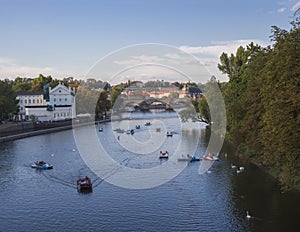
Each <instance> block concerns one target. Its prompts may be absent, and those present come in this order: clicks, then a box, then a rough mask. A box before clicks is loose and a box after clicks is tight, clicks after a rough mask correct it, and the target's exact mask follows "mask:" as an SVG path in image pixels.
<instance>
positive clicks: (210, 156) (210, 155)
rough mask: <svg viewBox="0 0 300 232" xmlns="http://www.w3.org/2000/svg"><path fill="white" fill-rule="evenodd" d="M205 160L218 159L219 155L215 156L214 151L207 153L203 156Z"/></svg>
mask: <svg viewBox="0 0 300 232" xmlns="http://www.w3.org/2000/svg"><path fill="white" fill-rule="evenodd" d="M203 160H208V161H216V160H219V158H218V156H215V155H214V154H213V153H208V154H207V155H205V156H203Z"/></svg>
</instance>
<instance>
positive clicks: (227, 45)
mask: <svg viewBox="0 0 300 232" xmlns="http://www.w3.org/2000/svg"><path fill="white" fill-rule="evenodd" d="M251 42H253V43H254V44H260V45H262V46H266V43H265V42H264V41H260V40H232V41H214V42H212V44H213V45H211V46H199V47H191V46H181V47H179V48H180V49H181V50H182V51H184V52H187V53H190V54H196V55H205V56H210V57H218V58H219V56H220V55H221V54H222V52H225V53H235V51H236V50H237V48H238V47H239V46H246V45H247V44H250V43H251Z"/></svg>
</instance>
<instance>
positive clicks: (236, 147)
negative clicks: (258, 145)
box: [225, 139, 300, 192]
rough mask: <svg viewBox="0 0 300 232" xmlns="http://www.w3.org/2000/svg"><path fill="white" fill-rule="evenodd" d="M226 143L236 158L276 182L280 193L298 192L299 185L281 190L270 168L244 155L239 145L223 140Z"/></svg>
mask: <svg viewBox="0 0 300 232" xmlns="http://www.w3.org/2000/svg"><path fill="white" fill-rule="evenodd" d="M225 141H226V143H228V144H230V146H232V147H233V149H234V150H235V156H236V157H238V158H239V159H241V160H244V161H246V162H249V163H252V164H253V165H255V166H256V167H258V168H259V169H260V170H261V171H262V172H264V173H265V174H267V175H269V176H271V177H272V178H273V179H274V180H276V182H277V183H278V186H280V188H281V191H282V192H287V191H290V190H292V189H293V190H296V191H300V183H299V184H295V185H292V186H289V189H287V188H286V187H285V188H283V185H282V184H281V183H280V180H279V175H276V174H275V173H274V172H273V171H272V170H271V168H270V167H266V166H264V165H263V164H262V162H260V161H259V160H257V159H255V158H251V157H249V156H247V155H245V154H244V153H243V152H242V151H241V149H240V145H236V144H234V143H233V142H232V141H230V139H225Z"/></svg>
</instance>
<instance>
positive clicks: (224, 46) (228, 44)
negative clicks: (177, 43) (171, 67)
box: [180, 40, 268, 81]
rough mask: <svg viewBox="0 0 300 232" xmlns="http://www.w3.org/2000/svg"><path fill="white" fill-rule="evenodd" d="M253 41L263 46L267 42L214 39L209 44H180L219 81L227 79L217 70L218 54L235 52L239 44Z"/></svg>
mask: <svg viewBox="0 0 300 232" xmlns="http://www.w3.org/2000/svg"><path fill="white" fill-rule="evenodd" d="M251 42H253V43H254V44H259V45H261V46H263V47H265V46H267V45H268V44H267V43H266V42H264V41H261V40H233V41H214V42H212V45H211V46H198V47H191V46H181V47H180V49H181V50H183V51H184V52H187V53H190V54H192V55H194V56H195V57H196V58H197V59H198V60H199V61H200V63H201V64H202V65H204V67H205V68H206V69H207V70H208V72H209V73H211V75H215V76H216V77H217V79H219V80H220V81H226V80H228V78H227V76H225V75H222V74H221V73H220V71H219V70H218V63H219V59H220V55H221V54H222V53H223V52H225V53H227V54H231V53H233V54H235V52H236V50H237V48H238V47H239V46H244V47H245V46H246V45H248V44H250V43H251Z"/></svg>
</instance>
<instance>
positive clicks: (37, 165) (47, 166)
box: [31, 161, 53, 169]
mask: <svg viewBox="0 0 300 232" xmlns="http://www.w3.org/2000/svg"><path fill="white" fill-rule="evenodd" d="M31 167H32V168H36V169H52V168H53V165H51V164H48V163H46V162H44V161H35V162H34V163H33V164H32V165H31Z"/></svg>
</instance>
